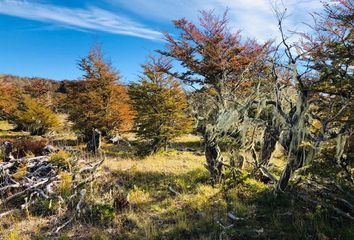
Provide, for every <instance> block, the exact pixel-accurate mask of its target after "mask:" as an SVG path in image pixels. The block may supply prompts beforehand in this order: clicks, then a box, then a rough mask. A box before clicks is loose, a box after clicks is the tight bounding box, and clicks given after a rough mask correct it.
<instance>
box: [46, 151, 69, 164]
mask: <svg viewBox="0 0 354 240" xmlns="http://www.w3.org/2000/svg"><path fill="white" fill-rule="evenodd" d="M69 157H70V154H68V153H67V152H65V151H62V150H61V151H59V152H57V153H54V154H53V155H52V156H51V157H50V159H49V161H50V162H51V163H52V164H54V165H56V166H58V167H61V168H71V164H70V161H69Z"/></svg>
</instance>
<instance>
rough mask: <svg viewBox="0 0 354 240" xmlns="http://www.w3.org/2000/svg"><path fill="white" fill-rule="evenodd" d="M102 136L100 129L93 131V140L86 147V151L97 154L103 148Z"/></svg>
mask: <svg viewBox="0 0 354 240" xmlns="http://www.w3.org/2000/svg"><path fill="white" fill-rule="evenodd" d="M101 136H102V133H101V131H100V130H98V129H93V130H92V138H91V140H90V141H89V142H88V143H87V145H86V150H87V151H88V152H93V153H97V152H98V151H99V150H100V148H101Z"/></svg>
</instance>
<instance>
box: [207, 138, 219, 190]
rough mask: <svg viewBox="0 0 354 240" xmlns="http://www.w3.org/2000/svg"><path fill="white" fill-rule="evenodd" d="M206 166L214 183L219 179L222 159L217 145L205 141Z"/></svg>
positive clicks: (213, 142)
mask: <svg viewBox="0 0 354 240" xmlns="http://www.w3.org/2000/svg"><path fill="white" fill-rule="evenodd" d="M205 158H206V168H207V169H208V170H209V172H210V174H211V177H212V180H213V182H214V183H216V182H218V181H219V180H220V177H221V175H222V167H223V161H222V156H221V151H220V147H219V145H218V144H217V143H216V142H215V141H212V142H209V141H206V142H205Z"/></svg>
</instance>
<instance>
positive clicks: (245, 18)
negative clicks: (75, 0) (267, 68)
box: [106, 0, 322, 41]
mask: <svg viewBox="0 0 354 240" xmlns="http://www.w3.org/2000/svg"><path fill="white" fill-rule="evenodd" d="M106 1H107V2H109V3H111V4H113V5H116V6H119V7H124V8H126V9H128V10H130V11H132V12H135V13H136V14H139V15H141V16H144V17H146V18H149V19H151V20H155V21H167V20H173V19H178V18H182V17H186V18H188V19H190V20H193V21H196V20H198V11H199V10H210V9H213V10H215V11H216V12H217V13H220V14H222V13H223V12H224V11H225V10H226V9H227V8H228V9H229V18H230V21H231V27H232V28H233V29H235V30H236V29H241V30H242V31H243V34H244V35H246V36H248V37H253V38H256V39H258V40H260V41H265V40H268V39H270V38H271V39H274V38H277V37H278V35H279V34H278V27H277V22H276V20H275V16H274V13H273V10H272V3H274V2H278V3H280V1H281V0H278V1H277V0H178V1H176V0H149V1H147V0H129V1H126V0H106ZM283 3H284V6H285V7H286V8H287V9H288V14H289V17H288V19H287V21H286V23H287V24H286V27H287V29H289V30H300V29H302V28H303V26H304V25H303V24H302V23H303V22H308V21H309V20H311V18H310V16H309V14H308V13H309V12H313V11H317V10H319V9H320V8H321V6H322V4H321V1H320V0H286V1H285V0H284V1H283Z"/></svg>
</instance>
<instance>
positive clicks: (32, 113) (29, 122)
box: [14, 97, 60, 135]
mask: <svg viewBox="0 0 354 240" xmlns="http://www.w3.org/2000/svg"><path fill="white" fill-rule="evenodd" d="M14 115H15V122H16V124H17V125H18V127H19V128H22V129H25V130H27V131H29V132H30V133H31V134H32V135H43V134H45V133H46V132H47V131H48V130H50V129H53V128H56V127H58V126H59V125H60V122H59V119H58V116H57V115H56V114H55V113H54V112H53V111H52V110H51V109H50V108H47V107H46V106H44V105H42V104H40V103H38V102H36V101H35V100H34V99H32V98H30V97H25V98H24V100H23V103H22V106H21V107H20V109H19V110H17V111H16V112H15V114H14Z"/></svg>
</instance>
